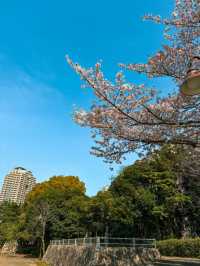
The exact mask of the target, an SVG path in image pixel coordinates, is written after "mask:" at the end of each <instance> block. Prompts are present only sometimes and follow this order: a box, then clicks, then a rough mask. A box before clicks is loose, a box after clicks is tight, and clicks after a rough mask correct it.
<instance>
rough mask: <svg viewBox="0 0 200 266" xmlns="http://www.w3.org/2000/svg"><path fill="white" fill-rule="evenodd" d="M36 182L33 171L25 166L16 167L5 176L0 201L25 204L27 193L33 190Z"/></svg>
mask: <svg viewBox="0 0 200 266" xmlns="http://www.w3.org/2000/svg"><path fill="white" fill-rule="evenodd" d="M35 184H36V179H35V177H34V176H33V174H32V172H31V171H27V170H26V169H25V168H23V167H16V168H14V170H12V171H11V172H10V173H9V174H8V175H6V176H5V179H4V183H3V187H2V192H1V193H0V202H3V201H10V202H15V203H17V204H23V203H24V201H25V197H26V194H27V193H28V192H30V191H31V190H32V188H33V187H34V185H35Z"/></svg>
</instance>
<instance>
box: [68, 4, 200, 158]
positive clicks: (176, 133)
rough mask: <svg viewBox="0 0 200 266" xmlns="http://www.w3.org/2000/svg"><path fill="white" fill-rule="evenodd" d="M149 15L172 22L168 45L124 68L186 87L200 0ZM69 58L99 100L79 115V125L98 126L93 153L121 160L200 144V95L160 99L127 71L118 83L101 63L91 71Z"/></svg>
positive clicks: (198, 35) (198, 41)
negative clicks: (167, 15) (164, 13)
mask: <svg viewBox="0 0 200 266" xmlns="http://www.w3.org/2000/svg"><path fill="white" fill-rule="evenodd" d="M145 19H148V20H152V21H154V22H156V23H163V24H164V25H165V26H166V29H165V36H167V40H168V41H167V43H168V44H167V45H163V47H162V48H161V50H160V51H158V52H157V53H156V54H155V55H152V56H151V57H150V58H149V59H148V62H147V63H139V64H135V63H130V64H127V65H125V64H120V66H121V67H122V68H124V69H128V70H131V71H135V72H138V73H145V74H146V75H147V76H148V77H151V78H152V77H162V76H167V77H171V78H172V79H173V80H174V82H175V83H176V84H177V85H180V84H181V83H182V82H183V80H184V79H185V77H186V75H187V72H188V70H189V68H190V66H191V63H192V60H193V58H194V56H199V55H200V1H199V0H176V1H175V9H174V11H173V12H172V16H171V18H167V19H165V18H164V19H163V18H161V17H160V16H152V15H147V16H145ZM169 42H170V43H169ZM67 61H68V63H69V64H70V66H71V67H72V68H73V69H74V70H75V71H76V72H77V73H78V74H79V75H80V77H81V79H82V80H83V81H84V82H85V85H86V86H87V87H89V88H90V89H92V90H93V92H94V94H95V95H96V98H97V100H96V103H95V104H93V105H92V107H91V109H90V110H88V111H85V110H76V111H75V113H74V120H75V121H76V122H77V123H78V124H80V125H81V126H84V127H85V126H86V127H89V128H91V130H92V137H93V138H94V141H95V145H94V147H92V151H91V152H92V154H94V155H96V156H98V157H103V158H104V159H105V161H106V162H110V163H111V162H113V161H115V162H117V163H120V162H121V160H122V159H123V158H124V155H125V154H127V153H130V152H137V151H139V152H141V151H142V150H143V151H145V150H146V149H152V148H154V147H155V146H157V145H163V144H165V143H171V144H177V145H179V144H180V145H183V144H184V145H190V146H193V147H200V96H194V97H185V96H183V95H181V94H179V92H177V93H174V94H171V95H168V96H166V97H163V98H160V97H159V94H158V92H157V90H156V89H154V88H147V87H146V86H144V84H142V85H136V84H133V83H131V82H128V81H127V80H126V79H125V77H124V75H123V73H122V72H121V71H120V72H119V73H117V74H116V77H115V83H114V82H111V81H109V80H108V79H106V78H105V77H104V74H103V72H102V71H101V63H97V64H96V65H95V67H94V68H90V69H89V70H88V69H85V68H84V67H82V66H80V65H79V64H76V63H74V62H73V61H72V60H71V59H70V58H69V57H68V58H67Z"/></svg>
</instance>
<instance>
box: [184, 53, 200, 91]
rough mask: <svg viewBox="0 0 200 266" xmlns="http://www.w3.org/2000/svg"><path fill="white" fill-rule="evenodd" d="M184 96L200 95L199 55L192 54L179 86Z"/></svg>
mask: <svg viewBox="0 0 200 266" xmlns="http://www.w3.org/2000/svg"><path fill="white" fill-rule="evenodd" d="M180 90H181V92H182V93H183V94H184V95H186V96H194V95H200V57H199V56H194V57H193V59H192V64H191V67H190V69H189V71H188V73H187V77H186V79H185V80H184V82H183V84H182V85H181V87H180Z"/></svg>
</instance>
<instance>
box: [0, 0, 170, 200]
mask: <svg viewBox="0 0 200 266" xmlns="http://www.w3.org/2000/svg"><path fill="white" fill-rule="evenodd" d="M173 2H174V1H173V0H156V1H155V0H134V1H133V0H125V1H116V0H101V1H94V0H84V1H81V0H77V1H75V0H74V1H67V0H58V1H55V0H42V1H41V0H29V1H27V0H20V1H17V0H7V1H1V4H0V123H1V130H0V136H1V137H0V184H1V183H2V181H3V177H4V175H5V174H6V173H7V172H9V171H10V170H11V169H12V168H13V167H15V166H23V167H25V168H27V169H29V170H31V171H32V172H33V174H34V175H35V176H36V177H37V180H38V181H43V180H45V179H47V178H49V177H50V176H52V175H59V174H65V175H69V174H71V175H78V176H79V177H80V178H81V179H82V180H83V181H84V182H85V183H86V186H87V193H88V194H90V195H93V194H95V193H96V192H97V191H98V190H99V189H101V188H102V187H103V186H105V185H106V184H108V183H109V178H110V177H111V176H112V175H113V173H112V172H110V171H109V168H108V166H107V165H106V164H104V163H103V162H102V160H101V159H99V158H95V157H93V156H91V155H90V154H89V150H90V146H91V145H92V141H91V139H90V133H89V130H88V129H84V128H80V127H79V126H77V125H75V124H74V122H73V121H72V117H71V115H72V110H73V105H77V106H79V107H86V108H87V107H88V106H89V105H90V102H91V99H92V96H91V94H90V93H89V92H88V93H86V92H85V91H84V92H83V90H82V89H80V84H81V82H80V80H79V77H78V76H77V75H76V74H75V73H73V71H72V70H71V69H70V68H69V66H68V65H67V63H66V61H65V55H66V54H69V55H70V56H71V57H72V58H73V59H75V61H79V62H80V63H81V64H82V65H85V66H91V65H94V64H95V62H96V61H97V60H98V59H102V60H103V63H104V70H105V72H106V73H107V76H108V77H113V76H114V73H115V71H116V70H117V63H118V62H138V61H139V62H144V61H145V59H146V58H147V57H148V56H150V55H151V54H153V53H154V52H155V51H156V50H157V49H159V47H160V46H161V43H162V38H163V37H162V27H161V26H159V25H154V24H152V23H150V22H143V21H142V19H141V17H142V15H144V14H146V13H153V14H161V15H163V16H167V15H168V14H169V13H170V11H171V10H172V8H173V4H174V3H173ZM133 79H134V76H133ZM135 79H136V81H137V82H139V81H140V80H141V78H138V77H136V76H135ZM139 79H140V80H139ZM155 83H156V84H157V85H159V86H160V88H161V89H162V88H164V82H160V81H159V82H158V81H154V84H155ZM147 84H148V82H147ZM134 160H135V155H131V156H130V157H129V160H128V161H127V162H125V164H127V163H130V162H132V161H134ZM118 169H119V167H116V169H115V173H116V172H117V171H118Z"/></svg>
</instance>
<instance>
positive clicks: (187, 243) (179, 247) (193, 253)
mask: <svg viewBox="0 0 200 266" xmlns="http://www.w3.org/2000/svg"><path fill="white" fill-rule="evenodd" d="M157 248H158V249H159V251H160V253H161V255H163V256H177V257H192V258H200V238H194V239H192V238H191V239H168V240H161V241H158V242H157Z"/></svg>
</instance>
